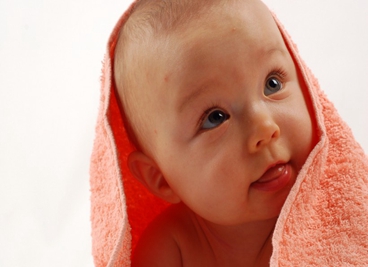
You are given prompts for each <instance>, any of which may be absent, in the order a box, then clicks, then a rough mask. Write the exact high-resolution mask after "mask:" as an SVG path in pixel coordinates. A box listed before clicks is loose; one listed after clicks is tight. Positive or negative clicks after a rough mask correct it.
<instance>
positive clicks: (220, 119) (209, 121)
mask: <svg viewBox="0 0 368 267" xmlns="http://www.w3.org/2000/svg"><path fill="white" fill-rule="evenodd" d="M229 117H230V115H228V114H226V113H225V112H223V111H221V110H219V109H215V110H212V111H211V112H210V113H209V114H208V115H207V117H206V118H205V120H204V121H203V124H202V129H212V128H216V127H217V126H219V125H220V124H222V123H224V122H225V121H226V120H228V119H229Z"/></svg>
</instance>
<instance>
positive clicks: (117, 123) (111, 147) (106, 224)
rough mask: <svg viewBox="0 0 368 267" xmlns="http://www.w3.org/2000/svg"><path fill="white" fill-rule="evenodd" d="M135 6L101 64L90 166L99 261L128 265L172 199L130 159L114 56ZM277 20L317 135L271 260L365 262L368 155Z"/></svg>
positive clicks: (94, 237)
mask: <svg viewBox="0 0 368 267" xmlns="http://www.w3.org/2000/svg"><path fill="white" fill-rule="evenodd" d="M133 6H134V3H133V4H132V5H131V6H130V8H129V9H128V10H127V11H126V12H125V13H124V14H123V16H122V17H121V18H120V20H119V21H118V23H117V25H116V26H115V28H114V30H113V32H112V34H111V36H110V39H109V41H108V46H107V53H106V55H105V59H104V62H103V69H102V79H101V101H100V109H99V113H98V119H97V125H96V137H95V141H94V147H93V153H92V157H91V167H90V188H91V223H92V241H93V243H92V253H93V257H94V262H95V266H98V267H102V266H109V267H112V266H116V267H117V266H130V256H131V251H132V249H134V247H135V245H136V243H137V240H138V239H139V236H140V235H141V233H142V231H143V229H144V228H145V227H146V226H147V224H148V223H149V222H150V221H151V220H152V219H153V218H154V217H155V216H156V215H157V214H159V213H160V212H161V211H162V210H163V209H165V208H166V207H167V206H168V204H167V203H165V202H164V201H162V200H160V199H158V198H156V197H155V196H152V195H151V194H150V193H148V191H147V190H146V189H145V188H143V186H142V185H141V184H140V183H139V182H138V181H136V180H135V179H134V178H133V176H132V175H131V174H130V172H129V170H128V167H127V156H128V155H129V153H130V152H132V151H133V150H134V147H133V146H132V145H131V144H130V142H129V141H128V138H127V134H126V131H125V128H124V123H123V119H122V117H121V113H120V111H119V107H118V102H117V95H116V92H115V85H114V78H113V64H112V62H113V61H114V51H115V45H116V42H117V36H118V33H119V30H120V28H121V26H122V25H123V24H124V22H125V21H126V20H127V18H128V17H129V15H130V13H131V11H132V7H133ZM275 20H276V23H277V24H278V26H279V29H280V32H281V33H282V35H283V37H284V40H285V43H286V45H287V46H288V48H289V51H290V53H291V55H292V57H293V58H294V62H295V64H296V67H297V68H298V69H299V71H300V73H301V76H302V79H304V82H305V84H306V87H307V88H308V92H307V93H308V94H309V95H310V98H311V100H312V103H313V109H314V116H315V119H316V122H317V127H318V135H319V142H318V144H317V145H316V147H315V148H314V149H313V151H312V152H311V154H310V155H309V157H308V159H307V161H306V163H305V164H304V166H303V168H302V170H301V171H300V173H299V175H298V177H297V181H296V183H295V185H294V186H293V188H292V190H291V192H290V194H289V196H288V198H287V200H286V202H285V204H284V206H283V208H282V210H281V214H280V216H279V219H278V221H277V224H276V227H275V231H274V235H273V239H272V243H273V254H272V257H271V261H270V266H368V219H367V218H368V160H367V157H366V155H365V154H364V152H363V150H362V148H361V147H360V146H359V144H357V142H356V141H355V140H354V137H353V135H352V133H351V130H350V129H349V127H348V126H347V125H346V124H345V123H344V122H343V121H342V119H341V118H340V116H339V115H338V113H337V111H336V110H335V108H334V106H333V105H332V104H331V102H330V101H329V100H328V99H327V98H326V96H325V95H324V93H323V92H322V91H321V90H320V88H319V85H318V82H317V80H316V78H315V77H314V76H313V75H312V73H311V71H310V70H309V69H308V68H307V67H306V65H305V63H304V62H303V61H302V60H301V58H300V57H299V53H298V51H297V48H296V46H295V45H294V44H293V42H292V41H291V39H290V37H289V35H288V34H287V33H286V31H285V30H284V28H283V27H282V26H281V24H280V23H279V22H278V21H277V19H276V18H275ZM301 134H303V133H301Z"/></svg>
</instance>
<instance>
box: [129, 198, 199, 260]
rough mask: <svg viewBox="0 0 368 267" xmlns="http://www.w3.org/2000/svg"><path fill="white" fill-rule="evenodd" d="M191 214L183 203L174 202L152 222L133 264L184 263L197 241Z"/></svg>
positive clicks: (145, 232)
mask: <svg viewBox="0 0 368 267" xmlns="http://www.w3.org/2000/svg"><path fill="white" fill-rule="evenodd" d="M195 239H196V230H195V227H194V226H193V223H192V218H191V215H190V214H188V210H187V209H186V208H185V207H183V206H182V205H181V204H179V205H173V206H171V207H169V208H168V209H167V210H165V211H164V212H163V213H162V214H160V215H159V216H158V217H157V218H155V220H153V221H152V223H150V225H149V226H148V227H147V229H146V230H145V231H144V233H143V235H142V236H141V238H140V240H139V242H138V245H137V247H136V249H135V251H134V253H133V258H132V266H133V267H144V266H160V267H164V266H170V267H176V266H183V256H184V258H186V257H187V256H186V254H188V251H187V250H188V247H190V246H189V244H191V245H192V247H193V244H196V242H195Z"/></svg>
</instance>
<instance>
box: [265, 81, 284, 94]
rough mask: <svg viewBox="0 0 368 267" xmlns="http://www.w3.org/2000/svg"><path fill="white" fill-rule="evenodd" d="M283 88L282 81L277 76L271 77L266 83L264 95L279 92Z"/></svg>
mask: <svg viewBox="0 0 368 267" xmlns="http://www.w3.org/2000/svg"><path fill="white" fill-rule="evenodd" d="M281 89H282V83H281V82H280V81H279V79H278V78H276V77H270V78H268V79H267V80H266V84H265V87H264V95H265V96H269V95H272V94H274V93H277V92H278V91H280V90H281Z"/></svg>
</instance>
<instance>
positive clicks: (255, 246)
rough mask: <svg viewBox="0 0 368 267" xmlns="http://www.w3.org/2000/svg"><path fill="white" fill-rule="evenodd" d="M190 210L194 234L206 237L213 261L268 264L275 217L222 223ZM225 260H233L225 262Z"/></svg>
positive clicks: (246, 264)
mask: <svg viewBox="0 0 368 267" xmlns="http://www.w3.org/2000/svg"><path fill="white" fill-rule="evenodd" d="M189 212H191V211H189ZM191 213H192V215H191V216H192V218H193V224H194V225H195V227H196V229H197V232H198V235H201V237H202V238H204V239H205V240H206V241H207V243H208V247H209V248H210V249H211V250H212V253H213V255H214V256H215V258H216V262H224V265H222V266H269V259H270V257H271V254H272V244H271V240H272V234H273V230H274V227H275V223H276V220H277V218H273V219H269V220H265V221H257V222H249V223H246V224H242V225H237V226H222V225H217V224H213V223H210V222H208V221H206V220H204V219H203V218H201V217H199V216H197V215H196V214H194V213H193V212H191ZM229 261H233V263H232V264H229ZM220 266H221V265H220Z"/></svg>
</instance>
